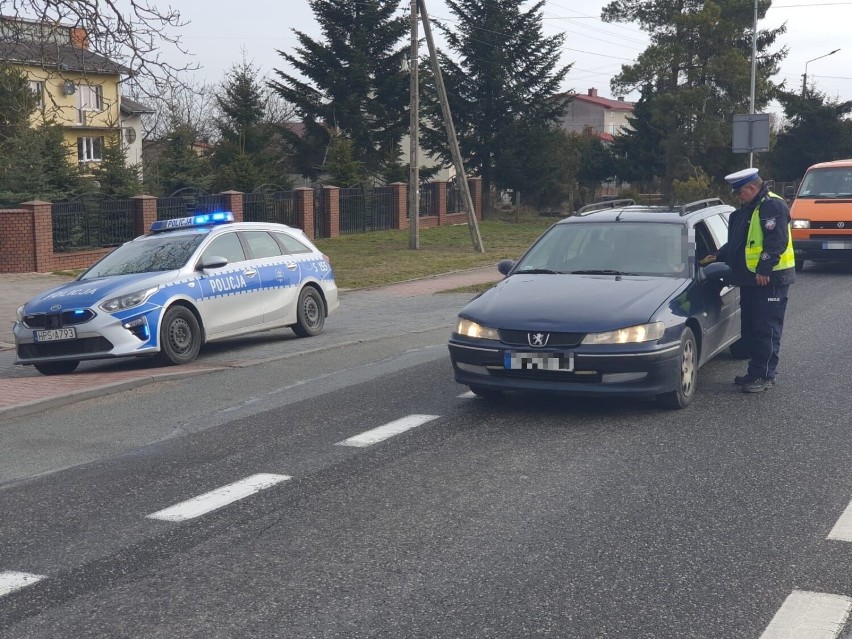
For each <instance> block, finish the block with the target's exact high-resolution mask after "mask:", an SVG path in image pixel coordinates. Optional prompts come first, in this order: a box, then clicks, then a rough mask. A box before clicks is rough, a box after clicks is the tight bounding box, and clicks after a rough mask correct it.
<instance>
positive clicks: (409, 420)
mask: <svg viewBox="0 0 852 639" xmlns="http://www.w3.org/2000/svg"><path fill="white" fill-rule="evenodd" d="M433 419H438V415H409V416H408V417H403V418H402V419H397V420H395V421H392V422H389V423H387V424H385V425H384V426H379V427H378V428H374V429H372V430H368V431H365V432H363V433H361V434H360V435H355V436H354V437H350V438H349V439H344V440H343V441H342V442H337V444H335V445H336V446H357V447H359V448H363V447H365V446H371V445H372V444H375V443H378V442H380V441H382V440H385V439H388V438H389V437H393V436H394V435H399V434H400V433H404V432H405V431H407V430H410V429H412V428H416V427H417V426H422V425H423V424H425V423H426V422H431V421H432V420H433Z"/></svg>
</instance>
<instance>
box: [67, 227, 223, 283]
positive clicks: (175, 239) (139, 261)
mask: <svg viewBox="0 0 852 639" xmlns="http://www.w3.org/2000/svg"><path fill="white" fill-rule="evenodd" d="M205 237H207V236H206V235H204V234H192V235H183V234H181V235H160V236H151V237H149V238H146V239H145V241H144V242H128V243H127V244H123V245H121V246H119V247H118V248H117V249H115V250H114V251H113V252H112V253H109V254H108V255H106V256H105V257H104V258H103V259H102V260H100V261H99V262H96V263H95V264H94V265H93V266H92V268H90V269H89V270H88V271H86V272H85V273H84V274H83V275H82V277H80V279H81V280H91V279H94V278H96V277H109V276H111V275H130V274H133V273H155V272H158V271H173V270H175V269H179V268H183V267H184V266H185V265H186V263H187V261H188V260H189V258H190V257H191V256H192V254H193V253H194V252H195V249H197V248H198V245H199V244H201V241H202V240H203V239H204V238H205Z"/></svg>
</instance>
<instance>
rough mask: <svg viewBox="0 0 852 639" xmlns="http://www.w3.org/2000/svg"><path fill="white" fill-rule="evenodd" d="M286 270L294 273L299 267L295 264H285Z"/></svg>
mask: <svg viewBox="0 0 852 639" xmlns="http://www.w3.org/2000/svg"><path fill="white" fill-rule="evenodd" d="M286 266H287V268H288V269H289V270H291V271H295V270H296V269H297V268H298V267H299V265H298V264H297V263H296V262H287V265H286Z"/></svg>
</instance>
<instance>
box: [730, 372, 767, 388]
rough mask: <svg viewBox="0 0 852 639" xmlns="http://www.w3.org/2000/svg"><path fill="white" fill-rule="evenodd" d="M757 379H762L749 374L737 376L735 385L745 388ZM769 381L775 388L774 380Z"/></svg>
mask: <svg viewBox="0 0 852 639" xmlns="http://www.w3.org/2000/svg"><path fill="white" fill-rule="evenodd" d="M756 379H760V378H759V377H755V376H754V375H748V374H746V375H737V376H736V377H734V384H736V385H737V386H745V385H746V384H751V383H752V382H753V381H755V380H756ZM769 381H770V382H771V383H772V385H773V386H774V385H775V380H774V379H770V380H769Z"/></svg>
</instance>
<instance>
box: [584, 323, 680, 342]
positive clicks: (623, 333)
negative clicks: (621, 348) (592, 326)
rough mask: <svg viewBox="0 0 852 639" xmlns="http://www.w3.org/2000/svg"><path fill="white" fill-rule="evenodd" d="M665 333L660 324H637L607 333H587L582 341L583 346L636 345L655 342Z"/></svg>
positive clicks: (664, 328) (663, 327)
mask: <svg viewBox="0 0 852 639" xmlns="http://www.w3.org/2000/svg"><path fill="white" fill-rule="evenodd" d="M665 332H666V327H665V326H664V325H663V323H662V322H652V323H651V324H639V325H637V326H628V327H627V328H620V329H618V330H617V331H609V332H607V333H589V334H588V335H586V337H585V338H584V339H583V342H582V343H583V344H636V343H639V342H655V341H657V340H658V339H660V338H661V337H662V336H663V333H665Z"/></svg>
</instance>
